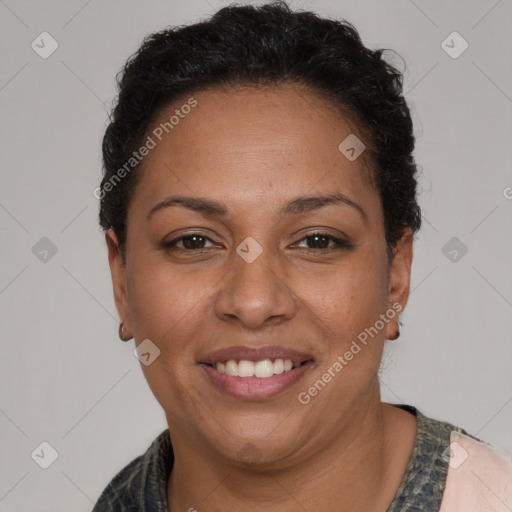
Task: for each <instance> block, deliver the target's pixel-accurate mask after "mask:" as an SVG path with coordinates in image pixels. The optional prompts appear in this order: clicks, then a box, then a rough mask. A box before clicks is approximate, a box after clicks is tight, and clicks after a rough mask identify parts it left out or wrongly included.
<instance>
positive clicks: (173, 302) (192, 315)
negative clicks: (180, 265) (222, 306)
mask: <svg viewBox="0 0 512 512" xmlns="http://www.w3.org/2000/svg"><path fill="white" fill-rule="evenodd" d="M204 278H205V276H204V275H203V276H200V274H199V273H198V274H197V275H196V276H190V275H186V274H185V273H183V272H177V271H175V270H174V271H172V272H171V271H170V269H169V267H168V266H166V265H165V264H155V265H146V266H145V267H144V268H143V269H142V268H134V271H133V272H131V273H130V277H129V286H128V297H129V302H130V312H131V321H132V325H133V331H134V336H135V339H136V340H138V341H142V340H143V339H146V338H149V339H151V340H152V341H154V343H156V344H157V345H158V346H159V348H160V350H161V351H162V352H169V353H172V354H173V356H175V355H176V353H177V352H180V351H182V350H183V348H184V347H186V345H187V340H190V339H191V338H192V337H193V330H194V329H195V328H197V326H198V325H200V316H201V315H200V310H201V308H202V307H204V304H205V301H208V291H209V290H210V289H211V286H208V284H207V283H206V282H205V279H204Z"/></svg>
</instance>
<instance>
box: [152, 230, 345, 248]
mask: <svg viewBox="0 0 512 512" xmlns="http://www.w3.org/2000/svg"><path fill="white" fill-rule="evenodd" d="M194 236H197V237H200V238H204V239H205V240H208V241H210V242H213V240H211V239H210V238H209V237H207V236H205V235H203V234H202V233H197V232H192V233H186V234H185V235H181V236H180V237H178V238H175V239H174V240H169V241H167V242H164V243H163V244H162V247H163V248H164V249H167V250H179V251H184V252H191V253H192V252H196V251H205V250H208V248H200V249H185V248H182V247H176V244H177V243H179V242H180V241H182V240H183V239H184V238H190V237H194ZM315 236H319V237H325V238H328V239H330V240H331V241H333V242H334V243H335V244H336V247H331V248H324V249H313V248H309V247H306V248H305V249H306V250H309V251H314V252H330V251H332V250H336V249H346V250H350V249H353V248H354V246H353V245H352V244H351V243H350V242H349V241H348V240H343V239H341V238H337V237H335V236H333V235H331V234H330V233H325V232H322V231H315V232H313V233H309V234H308V235H306V236H305V237H302V238H301V239H300V240H299V241H298V242H302V241H303V240H306V239H308V238H312V237H315Z"/></svg>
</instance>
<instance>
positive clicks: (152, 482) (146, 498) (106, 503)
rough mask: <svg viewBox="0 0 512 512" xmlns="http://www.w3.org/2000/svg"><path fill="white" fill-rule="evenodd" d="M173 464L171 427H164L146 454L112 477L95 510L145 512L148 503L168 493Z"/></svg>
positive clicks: (155, 501) (99, 511)
mask: <svg viewBox="0 0 512 512" xmlns="http://www.w3.org/2000/svg"><path fill="white" fill-rule="evenodd" d="M172 463H173V456H172V447H171V443H170V437H169V430H164V431H163V432H162V433H161V434H160V435H159V436H158V437H157V438H156V439H154V440H153V442H152V443H151V445H150V446H149V448H148V449H147V450H146V452H145V453H144V454H142V455H140V456H139V457H137V458H135V459H134V460H132V461H131V462H130V463H129V464H128V465H126V466H125V467H124V468H123V469H121V471H119V472H118V473H117V474H116V475H115V476H114V478H112V480H111V481H110V482H109V484H108V485H107V486H106V487H105V489H104V490H103V492H102V493H101V495H100V497H99V498H98V501H97V502H96V504H95V506H94V509H93V511H92V512H107V511H108V512H132V511H133V512H135V511H143V510H146V508H145V507H146V504H147V505H149V504H151V505H153V504H157V503H158V502H159V501H160V502H161V501H162V500H163V499H164V498H163V497H164V496H165V494H166V489H167V487H166V486H167V475H168V474H169V473H170V468H171V466H172ZM165 499H166V498H165Z"/></svg>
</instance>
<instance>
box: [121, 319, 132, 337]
mask: <svg viewBox="0 0 512 512" xmlns="http://www.w3.org/2000/svg"><path fill="white" fill-rule="evenodd" d="M132 337H133V336H131V337H130V338H127V337H126V336H125V335H124V323H123V322H121V323H120V324H119V339H120V340H121V341H129V340H131V339H132Z"/></svg>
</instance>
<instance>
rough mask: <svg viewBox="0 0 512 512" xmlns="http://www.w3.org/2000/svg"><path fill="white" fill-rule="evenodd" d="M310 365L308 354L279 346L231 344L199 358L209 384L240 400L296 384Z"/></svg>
mask: <svg viewBox="0 0 512 512" xmlns="http://www.w3.org/2000/svg"><path fill="white" fill-rule="evenodd" d="M313 364H314V360H313V358H312V357H311V356H310V355H309V354H305V353H302V352H298V351H296V350H291V349H284V348H283V347H278V346H272V347H260V348H256V349H253V348H249V347H231V348H228V349H223V350H219V351H216V352H213V353H211V354H209V355H207V356H205V357H203V358H202V359H201V360H200V362H199V366H200V367H201V368H202V369H203V371H204V372H205V373H206V375H207V377H208V381H209V383H210V384H213V386H214V387H215V388H216V389H217V390H220V391H223V392H224V393H227V394H228V395H230V396H232V397H235V398H238V399H242V400H265V399H268V398H271V397H274V396H276V395H278V394H280V393H283V392H284V391H285V390H287V389H289V388H291V387H292V386H293V385H296V384H297V383H298V381H299V380H300V379H301V378H302V376H303V375H304V374H305V373H306V372H307V371H308V370H309V369H311V367H312V366H313Z"/></svg>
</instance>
